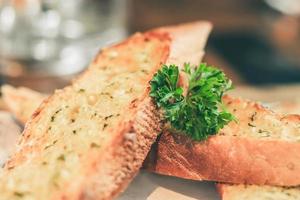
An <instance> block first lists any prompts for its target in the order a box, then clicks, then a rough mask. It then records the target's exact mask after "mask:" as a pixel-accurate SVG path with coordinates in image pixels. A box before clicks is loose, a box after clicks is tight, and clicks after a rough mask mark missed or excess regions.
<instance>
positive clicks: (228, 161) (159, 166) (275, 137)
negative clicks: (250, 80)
mask: <svg viewBox="0 0 300 200" xmlns="http://www.w3.org/2000/svg"><path fill="white" fill-rule="evenodd" d="M224 103H225V104H226V105H227V108H228V110H229V111H230V112H232V113H233V114H234V115H235V117H236V118H237V122H231V123H230V124H228V125H227V126H226V127H224V128H223V129H222V130H220V131H219V133H218V134H217V135H215V136H211V137H210V138H208V139H207V140H206V141H203V142H195V141H192V140H191V139H190V138H188V137H186V136H185V135H183V134H175V133H168V132H165V133H163V134H162V136H161V137H160V140H159V141H158V147H157V153H156V160H154V161H153V159H152V162H154V165H152V166H150V168H151V169H152V170H153V171H155V172H157V173H161V174H166V175H173V176H178V177H183V178H188V179H195V180H212V181H220V182H228V183H238V184H241V183H246V184H258V185H264V184H269V185H278V186H294V185H299V184H300V173H299V172H300V156H299V151H300V143H299V137H300V128H299V126H300V123H299V116H297V115H291V116H283V115H280V114H276V113H274V112H272V111H271V110H269V109H267V108H265V107H263V106H261V105H260V104H258V103H255V102H251V101H247V100H242V99H235V98H231V97H228V96H226V97H225V98H224ZM276 147H278V148H276Z"/></svg>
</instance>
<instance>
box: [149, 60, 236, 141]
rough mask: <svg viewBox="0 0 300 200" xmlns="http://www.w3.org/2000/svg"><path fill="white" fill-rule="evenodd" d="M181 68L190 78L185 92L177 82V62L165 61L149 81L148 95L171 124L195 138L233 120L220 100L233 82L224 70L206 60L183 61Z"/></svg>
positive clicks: (204, 137) (200, 137) (203, 137)
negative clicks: (196, 62) (198, 62)
mask: <svg viewBox="0 0 300 200" xmlns="http://www.w3.org/2000/svg"><path fill="white" fill-rule="evenodd" d="M183 72H184V73H185V74H186V75H187V77H188V82H189V86H188V88H187V91H186V95H184V91H183V88H182V87H180V86H179V85H178V81H179V68H178V66H176V65H169V66H167V65H164V66H162V68H161V69H160V70H159V71H158V72H157V73H156V74H155V75H154V76H153V78H152V80H151V81H150V85H151V91H150V96H151V97H152V98H153V99H154V100H155V102H156V104H157V106H158V107H159V108H161V109H162V111H163V113H164V118H165V119H166V121H168V122H169V123H170V125H171V128H173V129H175V130H177V131H180V132H183V133H185V134H187V135H188V136H190V137H191V138H193V139H194V140H197V141H199V140H204V139H206V138H207V137H208V136H210V135H214V134H216V133H217V132H218V131H219V130H220V129H221V128H223V127H224V126H225V125H226V124H228V123H229V122H230V121H232V120H234V116H233V115H232V114H231V113H229V112H227V111H226V109H225V106H224V105H223V104H222V96H223V94H224V93H225V92H226V91H228V90H230V89H231V88H232V83H231V81H230V80H229V79H228V78H227V77H226V76H225V74H224V72H222V71H221V70H219V69H216V68H214V67H212V66H207V65H206V64H200V65H199V66H198V67H191V66H190V65H189V64H185V66H184V70H183Z"/></svg>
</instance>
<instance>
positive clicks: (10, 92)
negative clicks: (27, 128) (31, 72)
mask: <svg viewBox="0 0 300 200" xmlns="http://www.w3.org/2000/svg"><path fill="white" fill-rule="evenodd" d="M1 93H2V99H3V104H4V105H5V107H6V108H7V109H8V110H9V111H10V112H11V113H13V114H14V115H15V117H16V118H17V119H18V120H19V121H20V122H21V123H22V124H25V123H26V121H27V120H28V119H29V118H30V116H31V115H32V114H33V112H34V111H35V110H36V109H37V108H38V106H39V105H40V104H41V103H42V101H43V100H44V99H45V98H46V96H47V95H45V94H41V93H39V92H37V91H34V90H31V89H29V88H25V87H19V88H15V87H12V86H10V85H4V86H2V87H1Z"/></svg>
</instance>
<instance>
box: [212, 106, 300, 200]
mask: <svg viewBox="0 0 300 200" xmlns="http://www.w3.org/2000/svg"><path fill="white" fill-rule="evenodd" d="M272 109H273V110H274V111H276V112H278V113H283V114H300V102H298V101H287V102H278V103H275V104H272ZM217 188H218V191H219V193H220V196H221V198H222V199H223V200H240V199H245V200H247V199H249V200H252V199H257V200H277V199H280V200H299V199H300V187H275V186H257V185H231V184H221V183H218V184H217Z"/></svg>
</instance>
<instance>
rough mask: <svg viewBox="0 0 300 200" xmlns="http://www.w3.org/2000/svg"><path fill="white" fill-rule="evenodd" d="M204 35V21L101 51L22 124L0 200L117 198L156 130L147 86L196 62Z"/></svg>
mask: <svg viewBox="0 0 300 200" xmlns="http://www.w3.org/2000/svg"><path fill="white" fill-rule="evenodd" d="M210 29H211V25H210V24H209V23H207V22H196V23H191V24H184V25H181V26H176V27H170V28H160V29H156V30H153V31H150V32H147V33H145V34H140V33H137V34H135V35H133V36H132V37H130V38H129V39H128V40H126V41H125V42H123V43H121V44H118V45H115V46H113V47H110V48H107V49H103V50H102V51H101V53H99V55H98V56H97V57H96V58H95V60H94V61H93V62H92V64H91V65H90V67H89V69H88V70H87V71H86V72H85V73H84V74H83V75H81V76H80V77H79V78H78V79H77V80H75V81H74V83H73V84H72V85H71V86H69V87H66V88H64V89H63V90H58V91H56V92H55V94H54V95H52V96H50V97H49V98H48V99H47V100H45V101H44V102H43V103H42V105H41V106H40V107H39V108H38V109H37V110H36V111H35V113H34V114H33V116H32V118H31V119H30V120H29V122H28V123H27V124H26V128H25V131H24V133H23V136H22V139H21V141H20V143H19V147H18V151H17V152H16V153H15V154H14V155H13V156H12V157H11V159H10V160H9V161H8V162H7V163H6V165H5V168H4V170H3V171H1V173H0V177H1V179H0V180H1V181H0V193H1V195H0V199H3V200H4V199H5V200H7V199H20V198H22V199H39V200H42V199H64V200H66V199H112V198H114V197H116V196H117V195H118V194H119V193H120V192H121V191H123V190H124V189H125V188H126V186H127V185H128V183H129V182H130V181H131V180H132V178H133V177H134V176H135V174H136V173H137V172H138V169H139V168H140V166H141V165H142V162H143V160H144V158H145V156H146V155H147V153H148V151H149V149H150V146H151V144H152V143H153V142H154V141H155V139H156V137H157V135H158V134H159V133H160V131H161V126H160V124H161V123H160V118H159V115H158V112H157V109H156V107H155V106H154V104H153V103H152V100H151V98H150V97H149V96H148V85H149V84H148V81H149V80H150V79H151V78H152V76H153V74H154V73H155V72H156V71H157V70H158V69H159V68H160V67H161V65H162V64H164V63H169V62H171V63H174V64H180V63H181V62H182V60H180V59H177V58H180V57H181V55H183V56H184V57H185V59H186V60H185V61H186V62H189V61H190V62H195V61H197V62H199V60H200V59H201V56H202V55H203V52H202V51H198V50H201V49H202V48H203V47H204V44H205V42H204V41H205V40H206V38H207V35H208V33H209V31H210ZM181 33H185V34H181ZM190 38H191V39H190ZM201 38H203V39H201ZM181 43H184V44H181ZM179 47H181V48H180V49H179ZM174 48H178V49H176V50H175V49H174ZM194 51H198V54H194V53H193V54H191V55H194V56H191V59H189V56H188V55H186V52H190V53H192V52H194Z"/></svg>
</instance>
